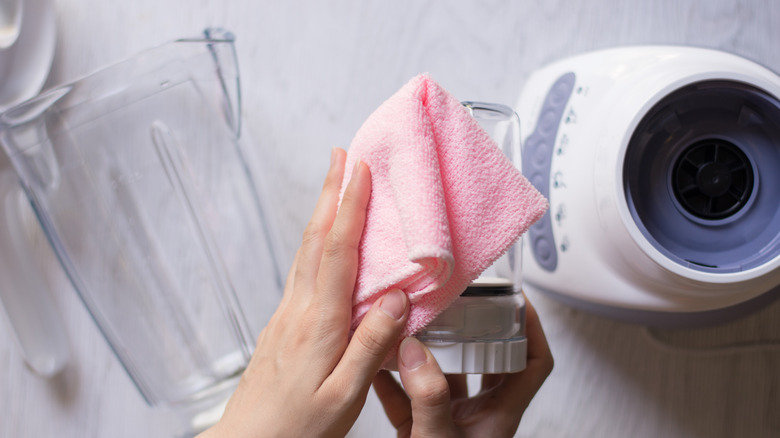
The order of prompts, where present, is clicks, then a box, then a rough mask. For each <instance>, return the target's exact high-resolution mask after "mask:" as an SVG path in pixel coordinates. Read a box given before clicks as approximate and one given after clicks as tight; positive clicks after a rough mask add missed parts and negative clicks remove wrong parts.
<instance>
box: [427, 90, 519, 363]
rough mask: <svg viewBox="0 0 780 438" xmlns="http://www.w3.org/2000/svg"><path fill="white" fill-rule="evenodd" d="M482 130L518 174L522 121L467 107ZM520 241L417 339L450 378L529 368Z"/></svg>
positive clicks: (491, 108) (506, 111) (499, 110)
mask: <svg viewBox="0 0 780 438" xmlns="http://www.w3.org/2000/svg"><path fill="white" fill-rule="evenodd" d="M463 105H464V106H465V107H466V109H467V110H468V111H469V112H470V113H471V115H472V116H473V117H474V118H475V119H476V120H477V122H479V124H480V126H481V127H482V128H483V129H484V130H485V131H486V132H487V133H488V134H489V135H490V137H491V138H492V139H493V140H495V141H496V144H497V145H498V147H499V148H501V150H502V151H503V152H504V154H505V155H506V156H507V157H508V158H509V159H510V160H511V161H512V163H513V164H514V165H515V167H517V168H520V167H521V163H520V121H519V118H518V117H517V114H515V112H514V111H513V110H512V109H511V108H509V107H507V106H505V105H499V104H493V103H485V102H463ZM521 261H522V240H518V241H517V242H516V243H515V244H514V245H512V246H511V247H510V248H509V249H508V250H507V252H506V253H505V254H504V255H502V256H501V257H499V259H498V260H496V261H495V262H494V263H493V265H491V266H490V267H489V268H488V269H487V270H486V271H485V272H483V274H482V276H481V277H479V278H478V279H477V280H476V281H474V282H473V283H472V284H471V285H469V286H468V287H467V288H466V290H465V291H464V292H463V293H462V294H461V295H460V296H459V297H458V298H457V299H456V300H455V301H454V302H453V303H452V304H451V305H450V307H448V308H447V309H446V310H444V312H442V313H441V314H440V315H439V316H437V317H436V319H434V320H433V321H432V322H431V323H430V324H428V326H426V327H425V329H423V330H422V331H421V332H420V333H418V334H417V337H418V338H419V339H420V340H421V341H422V342H424V343H425V344H426V346H428V348H429V349H430V351H431V353H432V354H433V356H434V357H435V358H436V361H437V362H438V363H439V366H440V367H441V369H442V371H443V372H445V373H448V374H503V373H514V372H518V371H522V370H524V369H525V366H526V352H527V340H526V337H525V300H524V298H523V295H522V292H521V285H522V269H521Z"/></svg>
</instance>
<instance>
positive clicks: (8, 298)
mask: <svg viewBox="0 0 780 438" xmlns="http://www.w3.org/2000/svg"><path fill="white" fill-rule="evenodd" d="M5 173H6V174H5V175H0V203H1V204H0V205H2V208H0V249H1V250H0V263H2V265H3V268H4V269H5V271H6V275H5V278H3V282H2V285H0V301H1V302H2V307H5V311H6V314H7V315H8V320H9V321H10V322H11V326H12V328H13V331H14V332H15V334H16V339H17V341H18V343H19V346H20V347H21V350H22V355H23V356H24V360H25V362H26V363H27V364H28V365H29V367H30V368H31V369H32V370H33V371H35V372H36V373H37V374H39V375H42V376H46V377H51V376H54V375H55V374H57V373H58V372H60V371H61V370H62V369H63V368H64V367H65V365H66V363H67V362H68V356H69V352H68V343H67V337H66V335H65V324H64V323H63V320H62V317H61V315H60V313H59V312H58V310H57V309H56V308H55V305H54V302H53V300H52V297H51V295H50V293H49V291H48V290H47V288H46V285H45V284H44V281H43V279H42V278H41V271H40V268H39V262H38V261H36V259H35V257H34V255H33V252H32V248H30V245H29V243H28V242H25V239H24V234H25V221H23V217H24V216H23V213H25V211H24V210H23V209H25V208H27V209H31V208H32V207H30V205H29V203H28V201H27V199H26V197H25V196H24V194H23V192H22V189H21V186H20V185H19V182H18V181H17V180H16V178H15V177H14V176H13V175H11V174H9V173H8V172H5ZM29 216H30V217H34V216H33V214H32V212H30V214H29ZM30 222H34V223H35V224H36V225H35V226H40V225H38V224H37V221H34V220H33V221H30Z"/></svg>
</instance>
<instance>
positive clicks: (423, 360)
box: [398, 337, 455, 437]
mask: <svg viewBox="0 0 780 438" xmlns="http://www.w3.org/2000/svg"><path fill="white" fill-rule="evenodd" d="M398 356H399V359H400V360H399V365H398V371H399V372H400V374H401V382H402V383H403V385H404V389H405V390H406V394H407V395H408V396H409V399H410V400H411V404H412V436H424V437H426V436H452V435H454V434H455V424H454V423H453V421H452V411H451V408H450V388H449V385H448V384H447V379H446V378H445V377H444V373H442V371H441V368H439V364H438V363H436V359H434V357H433V355H432V354H431V352H430V350H428V348H426V347H425V345H423V344H422V342H420V341H419V340H417V338H414V337H409V338H406V339H404V341H403V342H402V343H401V347H400V348H399V350H398Z"/></svg>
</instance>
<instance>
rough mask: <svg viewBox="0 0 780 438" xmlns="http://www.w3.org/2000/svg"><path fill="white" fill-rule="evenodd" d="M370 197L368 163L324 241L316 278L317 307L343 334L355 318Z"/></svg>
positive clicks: (355, 176) (356, 172) (360, 166)
mask: <svg viewBox="0 0 780 438" xmlns="http://www.w3.org/2000/svg"><path fill="white" fill-rule="evenodd" d="M370 195H371V174H370V171H369V169H368V166H367V165H366V164H365V163H363V162H361V161H358V162H357V163H356V164H355V167H354V169H353V171H352V177H351V179H350V182H349V184H348V185H347V188H346V189H345V191H344V197H343V199H342V200H341V206H340V207H339V212H338V214H337V215H336V218H335V220H334V222H333V227H332V228H331V230H330V232H329V233H328V236H327V240H326V241H325V246H324V249H323V254H322V261H321V263H320V270H319V275H318V277H317V296H316V297H315V302H316V307H317V308H318V309H320V310H321V313H322V314H324V315H327V316H328V318H329V319H330V321H329V323H331V324H333V325H334V326H335V327H338V328H339V329H340V330H341V329H343V330H347V329H348V324H346V325H345V324H344V321H348V320H349V319H350V318H351V316H352V292H353V290H354V289H355V278H356V276H357V266H358V246H359V245H360V239H361V237H362V236H363V226H364V225H365V222H366V209H367V208H368V200H369V197H370ZM327 323H328V321H326V324H327Z"/></svg>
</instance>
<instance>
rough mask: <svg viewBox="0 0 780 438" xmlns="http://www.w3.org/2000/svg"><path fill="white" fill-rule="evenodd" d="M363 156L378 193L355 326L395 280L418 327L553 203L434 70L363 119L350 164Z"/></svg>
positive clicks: (371, 207) (365, 242)
mask: <svg viewBox="0 0 780 438" xmlns="http://www.w3.org/2000/svg"><path fill="white" fill-rule="evenodd" d="M358 159H360V160H361V161H363V162H365V163H366V164H367V165H368V167H369V168H370V170H371V198H370V200H369V204H368V212H367V216H366V224H365V228H364V230H363V237H362V240H361V242H360V248H359V254H360V255H359V265H358V275H357V282H356V285H355V291H354V297H353V319H352V328H353V329H355V328H356V327H357V325H358V324H359V323H360V321H361V320H362V318H363V315H365V313H366V312H367V311H368V309H369V308H370V307H371V305H372V304H373V303H374V301H376V300H377V299H378V298H379V297H381V296H382V295H383V294H384V293H385V292H387V291H388V290H390V289H394V288H398V289H401V290H403V291H404V292H405V293H406V294H407V295H408V297H409V300H410V302H411V310H410V315H409V320H408V323H407V326H406V329H405V331H404V336H408V335H412V334H414V333H416V332H418V331H419V330H420V329H422V328H423V327H425V326H426V325H427V324H428V323H429V322H431V321H432V320H433V319H434V318H435V317H436V316H437V315H438V314H439V313H441V312H442V311H443V310H444V309H446V308H447V306H449V305H450V304H451V303H452V302H453V301H454V300H455V299H456V298H457V297H458V296H459V295H460V294H461V293H462V292H463V290H465V288H466V286H468V284H469V283H471V282H472V281H473V280H474V279H475V278H477V277H478V276H479V274H480V273H481V272H482V271H484V270H485V269H486V268H487V267H488V266H490V265H491V264H492V263H493V262H494V261H496V259H498V258H499V257H500V256H501V255H502V254H503V253H504V252H506V250H507V249H508V248H509V247H510V246H511V245H512V244H513V243H514V242H515V241H516V240H517V239H518V238H519V236H520V235H521V234H522V233H523V232H525V230H527V229H528V227H529V226H531V224H533V223H534V222H535V221H536V220H537V219H539V218H540V217H541V216H542V215H543V214H544V212H545V211H546V209H547V201H546V200H545V199H544V197H543V196H542V195H541V194H540V193H539V192H538V191H536V189H534V188H533V186H532V185H531V184H530V183H529V182H528V180H526V179H525V178H524V177H523V176H522V175H521V174H520V172H519V171H518V170H517V169H516V168H515V167H514V166H513V165H512V163H511V162H510V161H509V160H508V159H507V158H506V157H505V156H504V154H503V153H502V152H501V150H500V149H499V148H498V146H497V145H496V143H495V142H494V141H493V140H492V139H491V138H490V136H489V135H488V134H487V133H486V132H485V131H484V130H483V129H482V128H481V127H480V126H479V124H478V123H477V121H476V120H475V119H474V118H473V117H472V116H471V115H470V114H469V113H468V111H467V110H466V108H464V107H463V106H462V105H461V103H460V102H459V101H458V100H457V99H455V98H454V97H453V96H452V95H450V94H449V93H448V92H447V91H446V90H444V89H443V88H442V87H441V86H440V85H439V84H437V83H436V82H434V81H433V80H432V79H431V78H430V77H428V76H427V75H420V76H417V77H415V78H413V79H412V80H411V81H410V82H409V83H407V84H406V85H405V86H404V87H403V88H401V89H400V90H399V91H398V92H396V93H395V95H393V96H392V97H390V98H389V99H388V100H387V101H385V102H384V103H383V104H382V105H381V106H380V107H379V108H377V110H376V111H374V113H373V114H371V116H370V117H369V118H368V120H366V122H365V123H364V124H363V126H362V127H361V128H360V130H359V131H358V132H357V134H356V135H355V138H354V140H353V141H352V144H351V145H350V148H349V151H348V153H347V167H346V168H347V169H351V168H352V166H354V164H355V161H356V160H358ZM349 177H350V175H349V172H347V173H346V175H345V178H344V181H343V184H342V192H343V189H344V188H345V187H346V184H347V183H348V182H349Z"/></svg>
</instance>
